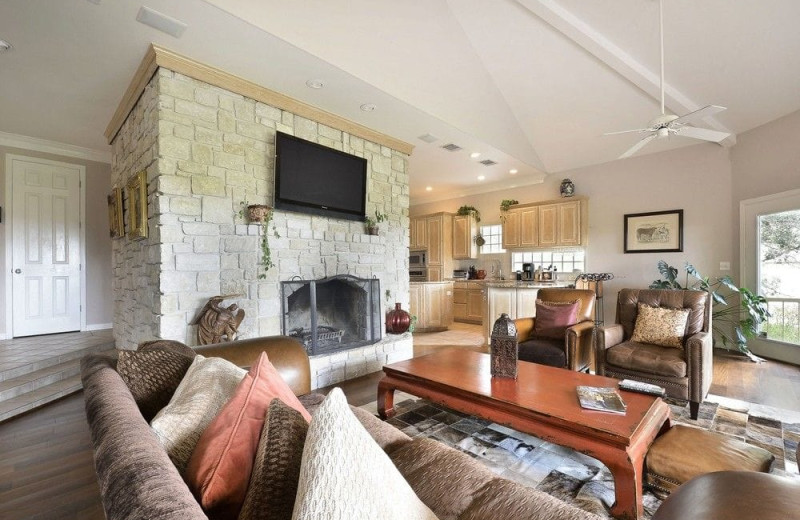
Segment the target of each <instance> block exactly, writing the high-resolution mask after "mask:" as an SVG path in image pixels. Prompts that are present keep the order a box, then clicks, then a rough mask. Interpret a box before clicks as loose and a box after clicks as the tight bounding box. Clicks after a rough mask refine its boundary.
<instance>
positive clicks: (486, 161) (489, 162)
mask: <svg viewBox="0 0 800 520" xmlns="http://www.w3.org/2000/svg"><path fill="white" fill-rule="evenodd" d="M481 164H482V165H484V166H494V165H495V164H497V163H496V162H494V161H493V160H491V159H484V160H482V161H481Z"/></svg>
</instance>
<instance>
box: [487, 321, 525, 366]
mask: <svg viewBox="0 0 800 520" xmlns="http://www.w3.org/2000/svg"><path fill="white" fill-rule="evenodd" d="M489 353H490V358H491V372H492V377H508V378H511V379H516V378H517V358H518V353H517V326H516V325H514V320H512V319H511V318H509V317H508V314H506V313H503V314H501V315H500V317H499V318H497V321H495V322H494V326H493V327H492V338H491V345H490V350H489Z"/></svg>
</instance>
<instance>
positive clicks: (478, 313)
mask: <svg viewBox="0 0 800 520" xmlns="http://www.w3.org/2000/svg"><path fill="white" fill-rule="evenodd" d="M484 298H485V288H484V287H481V288H478V289H473V290H470V291H468V292H467V320H469V321H470V322H472V323H483V307H484V305H483V303H484Z"/></svg>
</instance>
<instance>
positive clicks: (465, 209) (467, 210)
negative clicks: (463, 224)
mask: <svg viewBox="0 0 800 520" xmlns="http://www.w3.org/2000/svg"><path fill="white" fill-rule="evenodd" d="M456 215H469V216H471V217H472V218H474V219H475V223H476V224H479V223H480V221H481V212H480V211H478V209H477V208H476V207H475V206H461V207H460V208H458V211H456Z"/></svg>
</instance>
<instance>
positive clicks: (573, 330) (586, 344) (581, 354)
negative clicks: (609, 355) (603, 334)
mask: <svg viewBox="0 0 800 520" xmlns="http://www.w3.org/2000/svg"><path fill="white" fill-rule="evenodd" d="M594 328H595V327H594V321H592V320H586V321H582V322H580V323H576V324H575V325H573V326H572V327H568V328H567V330H566V337H565V341H566V347H567V368H569V369H570V370H576V371H577V370H583V369H585V368H594V367H593V366H592V365H593V358H594V352H593V351H594Z"/></svg>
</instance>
